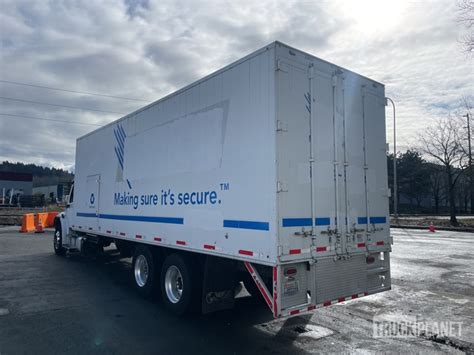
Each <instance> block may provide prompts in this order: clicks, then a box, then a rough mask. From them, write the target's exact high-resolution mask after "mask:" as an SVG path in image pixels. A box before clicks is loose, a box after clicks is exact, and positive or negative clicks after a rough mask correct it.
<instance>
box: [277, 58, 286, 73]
mask: <svg viewBox="0 0 474 355" xmlns="http://www.w3.org/2000/svg"><path fill="white" fill-rule="evenodd" d="M278 70H281V71H282V72H284V73H288V64H287V63H285V62H284V61H282V60H281V59H278V60H277V63H276V71H278Z"/></svg>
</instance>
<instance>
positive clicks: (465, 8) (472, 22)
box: [457, 0, 474, 55]
mask: <svg viewBox="0 0 474 355" xmlns="http://www.w3.org/2000/svg"><path fill="white" fill-rule="evenodd" d="M457 15H458V16H457V20H458V22H459V23H460V24H462V25H463V26H464V27H465V28H466V31H467V33H466V34H465V35H464V37H463V38H462V39H461V42H462V43H463V45H464V46H465V48H466V52H467V53H468V54H471V55H472V54H473V53H474V1H472V0H459V2H458V9H457Z"/></svg>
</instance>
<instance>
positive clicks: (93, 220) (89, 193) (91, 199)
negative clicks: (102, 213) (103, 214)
mask: <svg viewBox="0 0 474 355" xmlns="http://www.w3.org/2000/svg"><path fill="white" fill-rule="evenodd" d="M99 193H100V175H99V174H97V175H89V176H88V177H87V179H86V196H85V205H86V206H85V207H86V211H87V215H88V218H87V227H88V228H89V229H91V230H94V231H97V230H98V229H99Z"/></svg>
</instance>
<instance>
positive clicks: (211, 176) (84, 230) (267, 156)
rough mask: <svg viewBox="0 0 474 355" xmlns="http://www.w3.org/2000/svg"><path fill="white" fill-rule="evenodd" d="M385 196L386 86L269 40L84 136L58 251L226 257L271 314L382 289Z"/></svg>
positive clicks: (385, 277)
mask: <svg viewBox="0 0 474 355" xmlns="http://www.w3.org/2000/svg"><path fill="white" fill-rule="evenodd" d="M388 196H389V191H388V186H387V163H386V141H385V93H384V86H383V85H382V84H380V83H378V82H375V81H373V80H370V79H367V78H365V77H363V76H360V75H358V74H355V73H353V72H351V71H348V70H346V69H343V68H340V67H338V66H336V65H333V64H330V63H328V62H325V61H323V60H320V59H318V58H316V57H313V56H311V55H309V54H307V53H304V52H302V51H299V50H296V49H293V48H291V47H288V46H286V45H284V44H282V43H279V42H275V43H273V44H271V45H268V46H266V47H265V48H262V49H261V50H258V51H256V52H254V53H252V54H250V55H249V56H247V57H245V58H243V59H241V60H239V61H237V62H235V63H233V64H231V65H229V66H227V67H225V68H223V69H222V70H219V71H217V72H215V73H213V74H211V75H209V76H207V77H205V78H203V79H201V80H199V81H197V82H195V83H193V84H191V85H189V86H187V87H185V88H183V89H181V90H179V91H177V92H175V93H173V94H171V95H169V96H167V97H165V98H163V99H161V100H159V101H157V102H155V103H152V104H150V105H148V106H146V107H144V108H143V109H140V110H138V111H136V112H133V113H131V114H129V115H127V116H125V117H123V118H121V119H119V120H118V121H115V122H113V123H111V124H109V125H107V126H105V127H102V128H99V129H97V130H96V131H94V132H92V133H89V134H87V135H85V136H83V137H81V138H79V139H78V140H77V151H76V175H75V184H74V197H73V199H72V201H71V202H70V205H69V207H68V209H67V210H66V212H65V214H63V215H62V218H61V219H60V221H61V223H62V226H61V232H62V235H63V236H64V237H62V246H63V247H64V248H68V249H74V248H77V247H78V245H77V244H78V240H82V239H84V238H87V237H88V236H89V237H92V236H95V237H97V238H105V239H106V240H113V241H120V240H123V241H127V242H130V243H138V244H143V245H146V246H149V247H150V248H155V247H156V248H160V249H166V250H167V253H173V252H176V253H180V252H190V253H194V254H196V255H199V257H201V258H206V256H212V257H217V258H218V259H219V258H223V259H227V260H232V261H234V262H235V264H241V265H243V266H244V267H245V268H246V270H247V271H248V272H249V273H250V274H251V275H252V279H253V280H254V281H255V285H256V286H257V288H258V290H259V291H260V292H261V293H262V295H263V297H264V299H265V301H266V303H267V304H268V306H269V307H270V309H271V310H272V312H273V313H274V315H275V317H279V316H282V315H290V314H297V313H299V312H302V311H306V310H312V309H314V308H316V307H318V306H319V305H329V304H333V303H335V302H342V301H346V300H349V299H353V298H356V297H359V296H362V295H368V294H371V293H376V292H380V291H384V290H388V289H390V263H389V252H390V249H391V240H390V233H389V232H390V229H389V215H388V214H389V211H388ZM203 272H204V271H203ZM265 275H267V276H265ZM268 275H269V276H268ZM203 297H205V292H204V293H203Z"/></svg>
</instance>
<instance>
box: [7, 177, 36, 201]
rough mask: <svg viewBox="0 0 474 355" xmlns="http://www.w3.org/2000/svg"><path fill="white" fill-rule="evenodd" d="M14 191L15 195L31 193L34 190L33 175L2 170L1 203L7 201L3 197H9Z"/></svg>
mask: <svg viewBox="0 0 474 355" xmlns="http://www.w3.org/2000/svg"><path fill="white" fill-rule="evenodd" d="M12 191H13V194H14V195H31V194H32V191H33V175H32V174H29V173H15V172H10V171H0V204H4V203H6V202H5V201H3V199H5V200H7V199H9V198H10V196H11V193H12Z"/></svg>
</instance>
